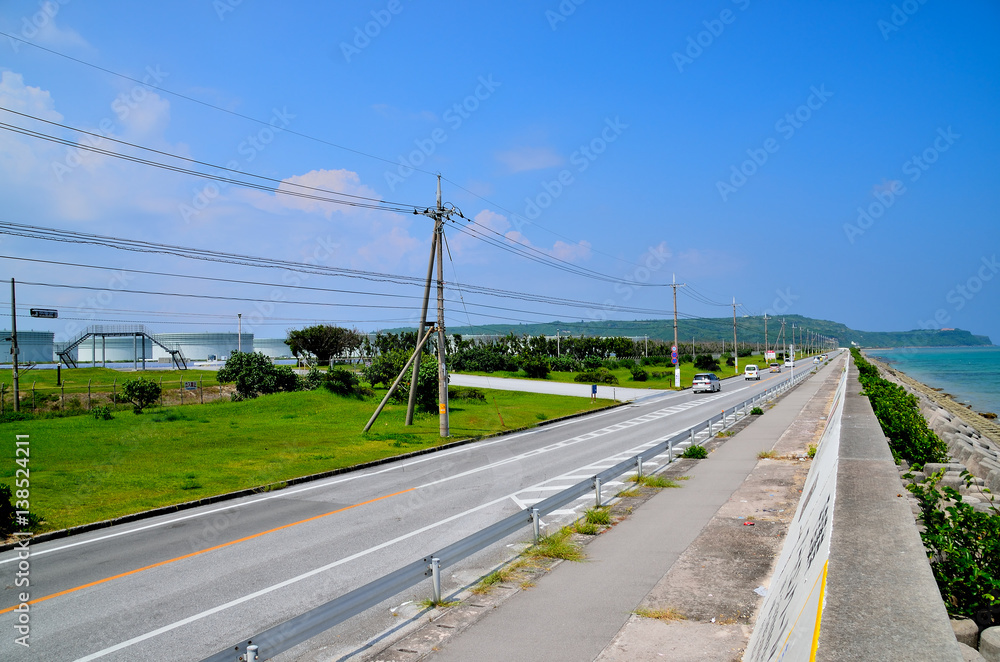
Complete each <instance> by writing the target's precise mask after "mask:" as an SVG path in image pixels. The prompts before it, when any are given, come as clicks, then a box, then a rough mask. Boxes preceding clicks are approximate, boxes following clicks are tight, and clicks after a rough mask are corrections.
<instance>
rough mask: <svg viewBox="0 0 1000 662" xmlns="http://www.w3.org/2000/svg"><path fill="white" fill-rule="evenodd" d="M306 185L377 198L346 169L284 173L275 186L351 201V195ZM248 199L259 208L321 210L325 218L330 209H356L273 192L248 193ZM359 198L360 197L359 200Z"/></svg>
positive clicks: (353, 210)
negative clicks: (290, 174) (296, 173)
mask: <svg viewBox="0 0 1000 662" xmlns="http://www.w3.org/2000/svg"><path fill="white" fill-rule="evenodd" d="M303 186H308V187H312V188H318V189H325V190H327V191H336V192H338V193H346V194H348V195H355V196H363V197H367V198H376V199H378V197H379V196H378V194H377V193H376V192H375V191H374V190H373V189H371V188H369V187H368V186H365V185H364V184H362V183H361V178H360V177H358V173H356V172H352V171H350V170H344V169H341V170H311V171H309V172H307V173H305V174H304V175H293V176H291V177H286V178H285V179H284V180H283V181H282V183H281V184H280V185H279V186H278V188H279V190H282V191H289V192H293V193H303V194H308V195H317V196H320V197H326V198H335V199H340V200H345V201H351V198H342V197H340V196H337V195H333V194H331V193H324V192H323V191H311V190H309V189H304V188H302V187H303ZM247 197H248V198H249V199H250V202H251V203H252V204H254V205H255V206H256V207H258V208H260V209H264V210H266V211H275V212H276V211H281V210H298V211H303V212H306V213H308V214H322V215H323V216H324V217H326V218H331V217H332V216H333V213H334V212H339V213H341V214H353V213H357V210H356V208H354V207H350V206H345V205H341V204H337V203H332V202H323V201H321V200H313V199H310V198H301V197H297V196H294V195H286V194H277V193H273V194H272V193H256V192H254V193H250V194H248V196H247ZM361 202H363V201H361Z"/></svg>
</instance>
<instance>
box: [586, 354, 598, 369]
mask: <svg viewBox="0 0 1000 662" xmlns="http://www.w3.org/2000/svg"><path fill="white" fill-rule="evenodd" d="M600 367H601V359H599V358H597V357H596V356H588V357H587V358H585V359H584V360H583V369H584V370H597V369H598V368H600Z"/></svg>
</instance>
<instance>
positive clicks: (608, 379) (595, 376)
mask: <svg viewBox="0 0 1000 662" xmlns="http://www.w3.org/2000/svg"><path fill="white" fill-rule="evenodd" d="M573 381H575V382H581V383H585V384H617V383H618V378H617V377H615V376H614V375H612V374H611V371H610V370H608V369H607V368H598V369H597V370H593V371H588V372H581V373H580V374H579V375H577V376H576V377H574V378H573Z"/></svg>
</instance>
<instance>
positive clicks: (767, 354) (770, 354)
mask: <svg viewBox="0 0 1000 662" xmlns="http://www.w3.org/2000/svg"><path fill="white" fill-rule="evenodd" d="M764 358H765V359H767V360H769V361H773V360H775V359H776V358H778V357H777V354H776V353H775V351H774V350H773V349H769V350H767V351H766V352H764Z"/></svg>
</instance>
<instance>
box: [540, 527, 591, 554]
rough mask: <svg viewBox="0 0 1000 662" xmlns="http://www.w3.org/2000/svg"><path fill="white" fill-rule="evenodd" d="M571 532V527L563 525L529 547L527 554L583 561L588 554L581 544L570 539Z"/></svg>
mask: <svg viewBox="0 0 1000 662" xmlns="http://www.w3.org/2000/svg"><path fill="white" fill-rule="evenodd" d="M571 534H572V531H571V530H570V529H569V528H567V527H563V528H561V529H559V530H558V531H556V532H555V533H553V534H550V535H547V536H545V537H544V538H542V539H541V540H539V541H538V542H537V543H536V544H534V545H532V546H531V547H529V548H528V551H527V552H526V554H527V555H528V556H529V557H531V558H546V559H563V560H565V561H583V560H584V559H585V558H587V556H586V554H584V553H583V550H582V549H581V548H580V545H578V544H576V543H575V542H573V541H572V540H570V535H571Z"/></svg>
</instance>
